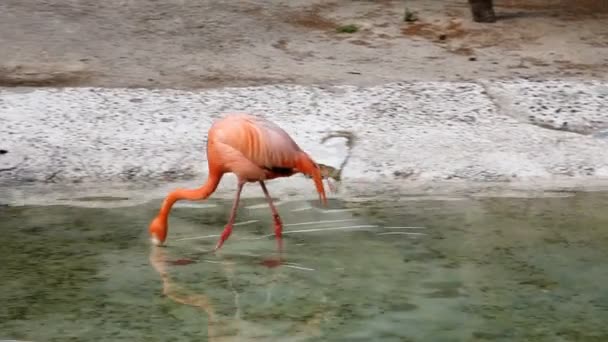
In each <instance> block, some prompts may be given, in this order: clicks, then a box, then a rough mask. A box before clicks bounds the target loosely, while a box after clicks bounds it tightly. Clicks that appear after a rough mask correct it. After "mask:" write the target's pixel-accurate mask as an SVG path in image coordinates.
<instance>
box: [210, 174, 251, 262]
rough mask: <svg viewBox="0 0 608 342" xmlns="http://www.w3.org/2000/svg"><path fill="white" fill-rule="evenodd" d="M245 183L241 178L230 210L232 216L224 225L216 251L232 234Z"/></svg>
mask: <svg viewBox="0 0 608 342" xmlns="http://www.w3.org/2000/svg"><path fill="white" fill-rule="evenodd" d="M244 185H245V182H243V181H240V180H239V185H238V188H237V190H236V196H235V197H234V202H233V203H232V210H231V211H230V217H229V218H228V223H227V224H226V227H224V231H223V232H222V235H221V236H220V240H219V241H218V242H217V245H215V251H217V250H218V249H220V247H222V245H223V244H224V241H226V240H227V239H228V237H229V236H230V234H232V226H233V225H234V220H235V219H236V212H237V210H238V208H239V201H240V199H241V191H243V186H244Z"/></svg>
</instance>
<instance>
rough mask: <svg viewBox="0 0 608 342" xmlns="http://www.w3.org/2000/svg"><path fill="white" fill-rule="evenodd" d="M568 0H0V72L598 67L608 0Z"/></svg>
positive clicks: (21, 78)
mask: <svg viewBox="0 0 608 342" xmlns="http://www.w3.org/2000/svg"><path fill="white" fill-rule="evenodd" d="M564 3H566V2H564V1H555V0H554V1H542V2H541V1H540V0H537V1H515V0H510V1H508V0H503V1H496V11H497V14H498V15H499V17H500V20H499V22H498V23H496V24H476V23H473V22H471V19H470V14H469V8H468V6H467V3H466V1H464V0H446V1H428V0H407V1H364V0H359V1H353V0H333V1H299V0H298V1H296V0H289V1H273V2H272V3H269V2H268V1H262V0H251V1H234V2H220V1H211V0H197V1H187V0H166V1H158V2H156V1H154V2H153V1H147V0H107V1H94V0H78V1H50V0H4V1H2V2H1V3H0V46H3V47H4V48H3V49H0V85H5V86H16V85H30V86H99V87H161V88H163V87H164V88H199V87H203V88H207V87H219V86H243V85H260V84H268V83H298V84H310V83H332V84H357V85H371V84H378V83H383V82H389V81H401V80H422V81H428V80H473V79H484V78H513V77H529V78H541V79H545V78H553V77H559V78H583V79H589V78H594V79H606V78H608V75H607V73H606V72H605V70H607V67H608V57H607V56H608V25H605V22H606V19H608V5H605V4H602V3H604V2H601V1H583V0H578V1H568V2H567V3H568V4H567V5H564ZM406 9H407V11H408V12H410V13H411V14H409V15H407V17H408V20H415V21H411V22H406V21H404V19H405V17H406ZM344 25H355V26H356V28H353V27H346V28H343V26H344ZM354 30H356V32H351V33H347V32H338V31H354Z"/></svg>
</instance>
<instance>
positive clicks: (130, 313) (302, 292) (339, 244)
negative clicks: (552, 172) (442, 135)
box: [0, 193, 608, 342]
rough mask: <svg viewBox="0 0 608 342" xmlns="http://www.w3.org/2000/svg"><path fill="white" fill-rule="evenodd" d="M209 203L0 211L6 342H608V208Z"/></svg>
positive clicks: (586, 199)
mask: <svg viewBox="0 0 608 342" xmlns="http://www.w3.org/2000/svg"><path fill="white" fill-rule="evenodd" d="M108 200H110V199H108ZM206 203H211V204H215V205H216V206H215V207H201V208H196V207H179V208H176V209H175V210H174V212H173V214H172V216H171V220H170V233H169V237H168V246H167V247H166V248H156V247H152V246H150V245H149V243H148V240H147V234H146V225H147V223H148V222H149V221H150V219H151V218H152V217H153V216H154V215H155V214H156V210H157V207H158V205H159V201H153V202H151V203H149V204H146V205H141V206H136V207H123V208H114V209H102V208H97V209H91V208H77V207H68V206H48V207H6V206H5V207H0V232H1V241H2V248H0V270H1V273H0V276H1V278H0V279H1V282H0V340H2V339H19V340H28V341H205V340H209V341H252V340H255V341H304V340H306V341H433V342H441V341H551V342H555V341H608V324H606V322H608V287H607V285H606V284H608V265H607V264H608V248H607V246H608V210H607V208H608V194H600V193H595V194H576V195H573V196H569V197H562V198H530V199H522V198H520V199H515V198H502V199H501V198H483V199H466V200H420V199H415V198H407V197H402V198H400V199H395V200H394V201H392V202H390V203H378V202H372V201H370V202H361V201H358V202H338V201H333V202H332V203H331V205H330V208H329V209H333V210H330V211H321V210H319V209H317V208H316V205H317V204H316V203H315V202H312V203H308V202H288V203H283V204H281V205H280V206H279V207H278V208H279V211H280V212H281V214H282V216H283V219H284V222H285V223H286V224H288V225H287V226H286V227H285V231H286V232H287V233H286V234H285V236H284V244H285V251H284V259H285V260H284V262H285V263H284V264H283V265H281V266H278V267H268V265H269V264H268V263H265V262H264V260H268V259H273V258H276V257H277V250H276V244H275V240H274V238H273V237H272V236H265V235H267V234H270V233H272V222H271V219H270V216H269V212H268V209H267V207H265V206H264V203H265V202H264V200H263V199H250V200H247V201H245V203H244V204H243V206H242V207H241V210H240V211H239V217H238V221H239V222H244V223H245V224H243V225H240V226H237V227H235V230H234V233H233V235H232V236H231V237H230V239H229V240H228V241H227V242H226V244H225V245H224V248H223V249H222V251H221V252H220V253H218V254H211V253H208V252H206V251H208V250H209V249H210V248H211V247H212V246H213V245H214V244H215V242H216V239H217V237H213V236H211V237H208V235H214V234H219V233H220V231H221V229H222V227H223V225H224V223H225V219H226V217H227V214H228V209H229V207H230V203H228V202H219V201H210V202H206ZM255 205H260V207H258V208H256V207H250V208H248V209H247V208H245V207H248V206H255ZM310 205H312V206H313V208H310V207H308V206H310ZM340 209H346V210H340ZM311 221H324V222H320V223H310V222H311ZM328 228H329V229H328ZM302 230H308V231H302ZM196 237H199V238H196ZM190 261H192V262H190ZM189 262H190V263H189Z"/></svg>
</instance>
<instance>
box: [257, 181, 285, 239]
mask: <svg viewBox="0 0 608 342" xmlns="http://www.w3.org/2000/svg"><path fill="white" fill-rule="evenodd" d="M260 186H262V190H263V191H264V195H265V196H266V200H267V201H268V205H269V206H270V210H271V211H272V219H273V220H274V235H275V236H276V237H277V238H278V239H280V238H281V237H282V236H283V222H281V217H280V216H279V212H278V211H277V208H276V207H275V206H274V203H273V202H272V197H270V194H269V193H268V189H266V184H264V182H263V181H260Z"/></svg>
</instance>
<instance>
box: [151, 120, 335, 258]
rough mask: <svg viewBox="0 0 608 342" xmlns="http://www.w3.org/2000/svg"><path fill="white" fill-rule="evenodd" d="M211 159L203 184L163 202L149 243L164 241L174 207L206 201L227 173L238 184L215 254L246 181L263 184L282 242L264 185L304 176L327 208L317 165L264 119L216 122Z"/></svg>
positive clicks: (279, 223)
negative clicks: (272, 181)
mask: <svg viewBox="0 0 608 342" xmlns="http://www.w3.org/2000/svg"><path fill="white" fill-rule="evenodd" d="M207 160H208V170H209V174H208V177H207V181H206V182H205V184H204V185H203V186H201V187H200V188H197V189H177V190H174V191H172V192H170V193H169V194H168V195H167V197H166V198H165V199H164V201H163V203H162V205H161V208H160V211H159V213H158V215H157V216H156V217H155V218H154V219H153V220H152V222H151V223H150V226H149V234H150V240H151V242H152V243H153V244H154V245H157V246H161V245H163V244H164V243H165V240H166V238H167V231H168V217H169V212H170V211H171V208H172V206H173V204H175V202H177V201H179V200H189V201H196V200H202V199H207V198H208V197H209V196H211V194H213V192H214V191H215V189H216V188H217V186H218V184H219V183H220V180H221V179H222V176H223V175H224V174H226V173H233V174H235V175H236V176H237V180H238V182H237V184H238V185H237V189H236V195H235V198H234V202H233V204H232V209H231V211H230V216H229V218H228V223H227V224H226V226H225V227H224V230H223V231H222V234H221V236H220V238H219V240H218V242H217V244H216V245H215V249H214V251H217V250H218V249H220V248H221V247H222V245H223V244H224V242H225V241H226V239H228V237H229V236H230V234H232V227H233V224H234V221H235V219H236V212H237V208H238V205H239V200H240V196H241V191H242V190H243V186H244V185H245V184H246V183H253V182H258V183H259V184H260V186H261V188H262V191H263V192H264V195H265V196H266V200H267V201H268V205H269V207H270V211H271V213H272V217H273V221H274V232H275V237H276V238H277V240H280V239H281V235H282V231H283V223H282V221H281V217H280V216H279V213H278V211H277V209H276V207H275V205H274V203H273V201H272V198H271V197H270V194H269V193H268V189H267V188H266V184H265V183H264V181H266V180H271V179H274V178H279V177H290V176H292V175H294V174H297V173H303V174H305V175H307V176H309V177H311V178H312V179H313V181H314V184H315V187H316V191H317V193H318V195H319V200H320V202H321V203H322V204H324V205H326V204H327V198H326V196H325V189H324V188H323V182H322V176H321V172H320V168H319V165H318V164H317V163H315V162H314V161H313V159H312V158H311V157H310V156H309V155H308V154H307V153H306V152H304V151H302V149H301V148H300V147H299V146H298V144H296V142H295V141H293V139H292V138H291V137H290V136H289V134H287V132H285V131H284V130H283V129H281V128H280V127H279V126H278V125H276V124H274V123H273V122H271V121H269V120H266V119H264V118H261V117H258V116H254V115H250V114H241V113H235V114H228V115H226V116H224V117H223V118H221V119H219V120H217V121H215V122H214V123H213V124H212V125H211V128H210V129H209V132H208V135H207Z"/></svg>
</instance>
